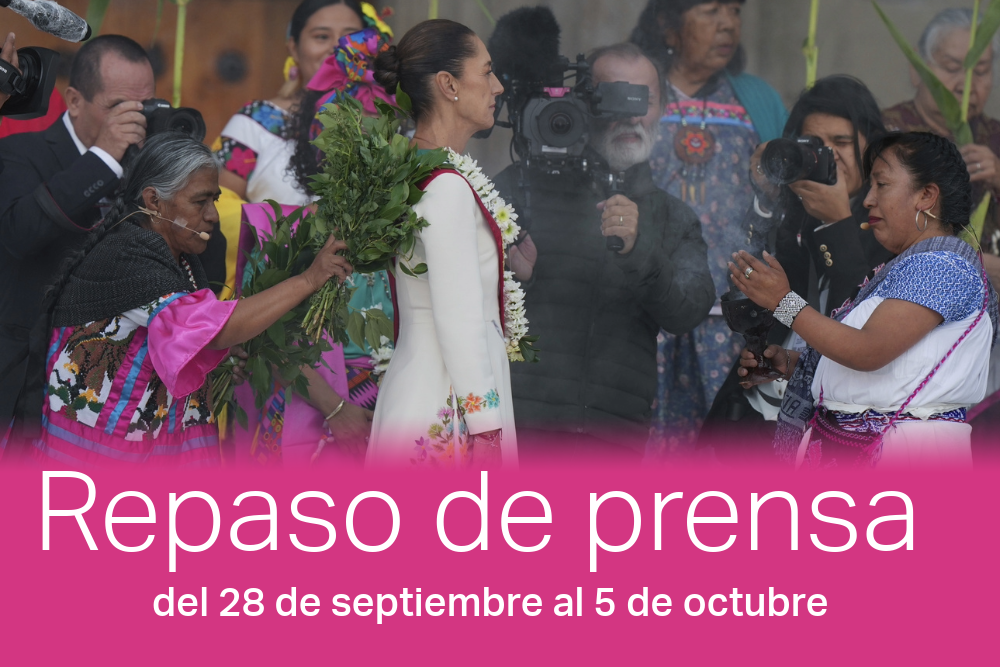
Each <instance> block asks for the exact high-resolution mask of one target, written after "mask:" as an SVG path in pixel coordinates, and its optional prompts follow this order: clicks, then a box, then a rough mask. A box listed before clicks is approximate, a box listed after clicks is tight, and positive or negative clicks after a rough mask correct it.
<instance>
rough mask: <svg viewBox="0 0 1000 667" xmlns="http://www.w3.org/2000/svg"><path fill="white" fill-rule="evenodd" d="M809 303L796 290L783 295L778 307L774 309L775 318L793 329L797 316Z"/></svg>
mask: <svg viewBox="0 0 1000 667" xmlns="http://www.w3.org/2000/svg"><path fill="white" fill-rule="evenodd" d="M808 305H809V304H808V303H807V302H806V300H805V299H803V298H802V297H801V296H799V295H798V294H796V293H795V292H789V293H788V294H786V295H785V296H783V297H782V299H781V301H780V302H779V303H778V307H777V308H775V309H774V319H776V320H778V321H779V322H781V323H782V324H784V325H785V326H786V327H788V328H789V329H791V328H792V323H793V322H794V321H795V318H796V316H798V314H799V313H801V312H802V309H803V308H805V307H806V306H808Z"/></svg>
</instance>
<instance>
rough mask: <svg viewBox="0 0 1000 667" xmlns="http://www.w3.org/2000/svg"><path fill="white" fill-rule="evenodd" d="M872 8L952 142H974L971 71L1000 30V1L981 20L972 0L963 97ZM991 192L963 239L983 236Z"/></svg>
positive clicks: (878, 9) (971, 240)
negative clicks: (930, 99)
mask: <svg viewBox="0 0 1000 667" xmlns="http://www.w3.org/2000/svg"><path fill="white" fill-rule="evenodd" d="M872 5H874V7H875V11H876V12H878V15H879V16H880V17H881V18H882V21H883V22H884V23H885V25H886V27H887V28H888V29H889V34H891V35H892V38H893V39H894V40H895V41H896V44H897V45H898V46H899V48H900V50H901V51H902V52H903V55H904V56H906V59H907V60H908V61H910V64H911V65H912V66H913V69H914V70H915V71H916V72H917V74H918V75H919V76H920V80H921V81H923V82H924V85H926V86H927V89H928V91H930V94H931V96H932V97H933V98H934V103H935V104H937V107H938V110H939V111H940V112H941V115H942V116H943V117H944V122H945V125H946V126H947V128H948V131H949V132H951V134H952V136H953V137H954V138H955V143H956V144H958V145H959V146H965V145H967V144H971V143H973V142H974V139H973V136H972V128H971V127H970V126H969V95H970V93H971V91H972V73H973V70H974V69H975V67H976V63H978V62H979V59H980V58H981V57H982V55H983V53H984V52H985V51H986V48H987V47H988V46H989V45H990V43H991V42H992V40H993V36H994V35H995V34H996V32H997V30H998V29H1000V0H990V4H989V6H988V7H987V8H986V11H985V12H984V13H983V17H982V21H981V22H980V21H979V5H980V0H974V4H973V9H972V27H971V29H970V31H969V51H968V53H967V54H966V56H965V61H964V62H963V63H962V67H963V69H964V70H965V87H964V89H963V91H962V99H961V100H959V99H958V98H956V97H955V95H954V93H952V92H951V90H949V89H948V87H947V86H945V85H944V83H942V82H941V80H940V79H939V78H938V77H937V75H936V74H934V72H933V70H931V68H930V66H929V65H928V64H927V63H926V62H924V59H923V58H921V57H920V54H919V53H917V51H916V50H915V49H914V48H913V47H912V46H911V45H910V43H909V42H908V41H906V38H905V37H904V36H903V34H902V33H901V32H900V31H899V29H898V28H896V26H895V25H894V24H893V22H892V21H891V20H890V19H889V16H888V15H887V14H886V13H885V12H884V11H883V10H882V8H881V7H880V6H879V4H878V2H876V1H875V0H872ZM989 204H990V193H986V195H985V196H984V197H983V200H982V201H981V202H980V203H979V205H978V206H977V207H976V210H975V212H974V213H973V215H972V218H971V219H970V221H969V226H968V229H967V230H966V232H964V233H963V238H964V239H965V240H966V241H969V243H970V244H972V245H975V244H976V243H977V241H976V239H978V238H979V237H980V236H981V235H982V231H983V225H984V223H985V222H986V214H987V212H988V210H989Z"/></svg>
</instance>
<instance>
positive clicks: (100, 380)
mask: <svg viewBox="0 0 1000 667" xmlns="http://www.w3.org/2000/svg"><path fill="white" fill-rule="evenodd" d="M218 196H219V169H218V165H217V164H216V161H215V158H214V157H213V155H212V153H211V152H210V151H209V149H208V148H207V147H206V146H205V145H204V144H202V143H200V142H197V141H195V140H194V139H191V138H190V137H187V136H185V135H183V134H178V133H173V132H168V133H162V134H157V135H155V136H153V137H151V138H149V139H147V140H146V143H145V145H144V146H143V148H142V149H141V150H140V151H139V152H138V153H137V154H136V156H135V157H134V158H133V159H132V160H131V161H130V163H129V164H128V165H126V168H125V173H124V175H123V176H122V181H121V186H120V190H119V192H118V195H117V199H116V200H115V202H114V204H113V206H112V208H111V210H110V212H109V213H108V215H107V216H106V217H105V218H104V221H103V223H102V224H101V226H100V227H99V228H98V230H97V231H96V232H93V233H92V235H91V238H90V240H89V242H88V244H87V246H86V247H85V248H84V249H83V250H82V251H81V252H80V253H78V255H77V256H76V257H73V258H71V260H70V261H69V262H68V266H67V268H66V270H65V272H64V274H63V276H62V277H61V278H60V279H59V282H58V283H57V284H56V285H55V286H54V287H53V290H52V292H51V297H50V298H51V299H52V303H53V306H52V308H51V309H50V310H49V314H48V317H50V318H51V319H50V321H49V323H50V325H51V328H50V329H48V331H47V333H48V334H49V339H48V341H47V342H42V343H41V345H38V344H34V345H33V348H34V349H33V356H34V359H35V361H36V362H41V363H37V364H35V365H36V370H35V371H34V373H29V380H31V379H34V378H37V384H38V385H39V386H36V387H29V390H28V391H26V392H25V396H26V397H27V399H26V403H25V406H26V407H24V412H23V413H22V417H23V418H24V419H26V420H29V421H31V422H32V423H35V422H36V421H37V419H38V417H39V416H41V437H40V438H38V439H37V440H35V442H34V455H35V457H36V458H37V459H39V460H40V461H42V462H43V463H44V465H46V466H53V465H54V466H57V467H67V468H84V467H89V466H93V465H114V464H133V465H134V464H148V465H158V466H163V465H190V466H204V465H210V464H217V463H218V462H219V460H220V458H219V454H220V452H219V447H218V428H217V427H216V424H215V421H214V418H213V416H212V405H211V401H210V385H209V382H208V374H209V373H210V372H211V371H212V370H213V369H214V368H215V367H216V366H217V365H218V364H219V362H221V361H222V360H223V359H224V358H225V357H226V356H227V355H228V354H229V352H228V350H229V348H230V347H231V346H233V345H238V344H240V343H242V342H244V341H246V340H248V339H250V338H253V337H254V336H256V335H258V334H260V333H261V332H263V331H264V330H265V329H267V328H268V327H269V326H271V325H272V324H274V322H276V321H278V319H280V318H281V317H282V316H283V315H285V313H287V312H288V311H289V310H291V309H292V308H293V307H295V306H296V305H297V304H299V303H300V302H301V301H302V300H303V299H305V298H307V297H308V296H309V295H310V294H312V293H313V292H314V291H316V290H317V289H319V288H320V287H321V286H322V285H324V284H325V283H326V282H327V280H329V279H330V278H331V277H333V276H338V277H340V278H341V280H343V279H345V278H346V277H347V275H348V274H349V273H350V271H351V267H350V265H349V264H348V263H347V260H345V259H344V258H343V257H340V256H338V255H337V254H336V253H337V252H338V251H340V250H342V249H344V248H345V247H346V246H345V245H344V244H343V243H342V242H334V240H333V238H332V237H331V238H330V240H329V241H328V242H327V244H326V246H325V247H324V248H323V249H322V250H321V251H320V252H319V253H318V254H317V256H316V259H315V260H314V261H313V263H312V265H311V266H310V267H309V268H308V269H307V270H306V271H304V272H303V273H302V274H301V275H298V276H295V277H292V278H289V279H288V280H285V281H284V282H281V283H279V284H278V285H276V286H274V287H272V288H271V289H268V290H266V291H264V292H261V293H260V294H256V295H254V296H251V297H247V298H246V299H241V300H238V301H218V300H217V299H216V298H215V295H214V294H213V293H212V291H211V290H209V289H207V287H208V281H207V279H206V278H205V273H204V271H203V270H202V268H201V263H200V262H199V261H198V255H199V254H200V253H201V252H203V251H204V250H205V247H206V246H207V244H208V238H209V235H210V234H211V233H212V230H213V228H214V226H215V223H216V222H217V221H218V213H217V212H216V209H215V200H216V199H217V198H218ZM42 335H45V334H44V333H43V334H42ZM46 349H47V350H48V352H47V355H46V352H45V350H46ZM37 350H41V353H40V354H36V351H37ZM42 367H44V371H43V370H42Z"/></svg>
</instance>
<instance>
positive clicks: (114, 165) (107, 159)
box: [90, 146, 125, 178]
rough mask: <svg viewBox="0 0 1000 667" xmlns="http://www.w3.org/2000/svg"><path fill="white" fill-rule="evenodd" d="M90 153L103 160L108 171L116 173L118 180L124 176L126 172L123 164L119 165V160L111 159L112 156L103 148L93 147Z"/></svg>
mask: <svg viewBox="0 0 1000 667" xmlns="http://www.w3.org/2000/svg"><path fill="white" fill-rule="evenodd" d="M90 152H91V153H93V154H94V155H96V156H97V157H99V158H101V160H103V161H104V164H106V165H108V169H110V170H111V171H113V172H115V176H117V177H118V178H121V177H122V174H124V173H125V170H124V169H122V166H121V164H119V163H118V160H116V159H114V158H113V157H111V154H110V153H108V152H107V151H106V150H104V149H103V148H98V147H97V146H91V147H90Z"/></svg>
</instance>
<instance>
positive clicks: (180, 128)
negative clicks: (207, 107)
mask: <svg viewBox="0 0 1000 667" xmlns="http://www.w3.org/2000/svg"><path fill="white" fill-rule="evenodd" d="M167 129H168V130H171V131H174V132H183V133H184V134H189V135H191V136H192V137H198V136H199V135H200V136H201V137H202V138H204V137H205V122H204V121H203V120H202V118H201V114H197V115H195V114H193V113H191V110H190V109H177V110H175V111H174V113H173V115H172V116H171V117H170V120H169V122H168V123H167Z"/></svg>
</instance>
